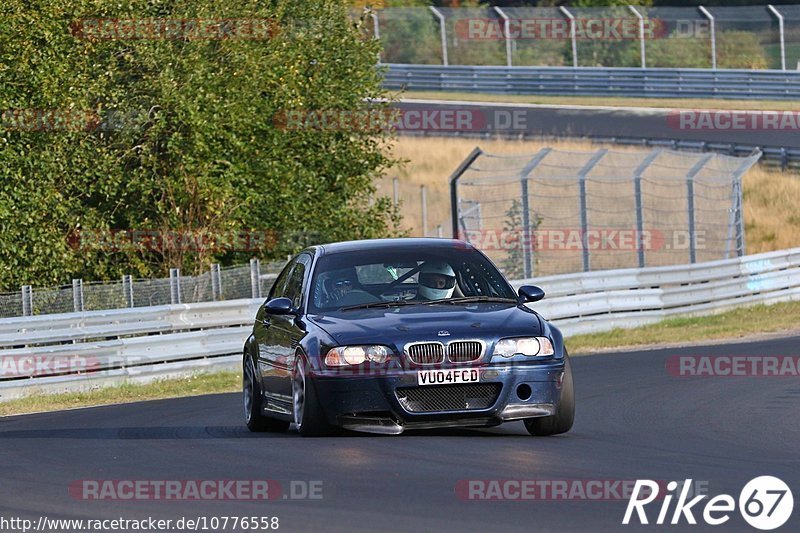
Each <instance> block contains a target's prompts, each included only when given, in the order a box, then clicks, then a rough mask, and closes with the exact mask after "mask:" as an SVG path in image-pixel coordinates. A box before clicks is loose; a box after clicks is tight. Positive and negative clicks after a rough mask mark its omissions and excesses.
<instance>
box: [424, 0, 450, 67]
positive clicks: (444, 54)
mask: <svg viewBox="0 0 800 533" xmlns="http://www.w3.org/2000/svg"><path fill="white" fill-rule="evenodd" d="M428 7H429V8H430V10H431V11H433V14H434V15H436V18H438V19H439V32H440V33H441V36H442V65H444V66H445V67H446V66H447V65H448V64H449V63H448V61H447V25H446V24H445V20H444V15H442V13H441V12H440V11H439V10H438V9H436V8H435V7H433V6H428Z"/></svg>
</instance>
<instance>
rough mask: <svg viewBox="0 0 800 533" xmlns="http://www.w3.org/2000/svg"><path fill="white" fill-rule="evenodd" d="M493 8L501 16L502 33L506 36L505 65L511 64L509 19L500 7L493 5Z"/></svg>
mask: <svg viewBox="0 0 800 533" xmlns="http://www.w3.org/2000/svg"><path fill="white" fill-rule="evenodd" d="M494 10H495V11H497V14H498V15H500V16H501V17H502V18H503V33H504V34H505V36H506V65H507V66H509V67H510V66H511V19H509V18H508V15H506V14H505V13H504V12H503V10H502V9H500V8H499V7H497V6H495V7H494Z"/></svg>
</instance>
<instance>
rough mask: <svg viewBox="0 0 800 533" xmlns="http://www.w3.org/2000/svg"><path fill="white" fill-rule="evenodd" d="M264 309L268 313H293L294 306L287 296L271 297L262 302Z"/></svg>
mask: <svg viewBox="0 0 800 533" xmlns="http://www.w3.org/2000/svg"><path fill="white" fill-rule="evenodd" d="M264 311H265V312H266V313H268V314H270V315H291V314H293V313H294V307H293V306H292V300H290V299H289V298H286V297H281V298H273V299H272V300H268V301H267V302H266V303H265V304H264Z"/></svg>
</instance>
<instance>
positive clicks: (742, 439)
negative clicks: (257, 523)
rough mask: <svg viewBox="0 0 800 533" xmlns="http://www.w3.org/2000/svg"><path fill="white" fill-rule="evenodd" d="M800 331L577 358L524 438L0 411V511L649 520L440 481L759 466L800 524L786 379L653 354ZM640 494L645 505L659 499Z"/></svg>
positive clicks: (516, 521)
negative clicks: (498, 497) (681, 365)
mask: <svg viewBox="0 0 800 533" xmlns="http://www.w3.org/2000/svg"><path fill="white" fill-rule="evenodd" d="M798 346H800V337H795V338H781V339H770V340H761V341H759V342H750V343H744V344H724V345H715V346H710V347H694V348H681V349H660V350H649V351H639V352H629V353H619V354H608V355H592V356H587V357H574V358H573V368H574V377H575V384H576V392H577V409H578V410H577V418H576V422H575V426H574V428H573V430H572V431H571V432H570V433H568V434H566V435H563V436H558V437H549V438H535V437H530V436H528V435H527V433H526V432H525V430H524V427H523V425H522V424H521V423H518V422H517V423H511V424H507V425H504V426H500V427H498V428H494V429H486V430H447V431H445V430H441V431H434V432H416V433H407V434H404V435H401V436H397V437H386V436H373V435H357V434H350V435H349V436H343V437H335V438H325V439H304V438H301V437H300V436H299V435H298V434H297V433H296V431H294V430H293V429H291V430H290V431H289V432H288V433H284V434H251V433H249V432H248V431H247V430H246V429H245V427H244V425H243V422H242V413H241V411H242V409H241V404H240V396H239V395H238V394H220V395H212V396H202V397H194V398H182V399H174V400H160V401H152V402H143V403H137V404H129V405H119V406H108V407H96V408H90V409H81V410H74V411H64V412H56V413H43V414H33V415H24V416H15V417H7V418H0V457H1V458H2V481H0V517H6V518H8V517H30V518H33V519H37V518H38V517H39V516H41V515H45V516H48V517H50V518H55V517H60V518H96V519H101V518H119V517H124V518H137V519H141V518H145V517H147V516H154V517H156V518H165V519H166V518H179V517H181V516H189V517H192V516H195V517H196V516H207V517H211V516H223V515H227V516H277V517H279V519H280V530H281V531H339V530H341V531H357V530H364V531H382V530H391V531H411V530H424V531H432V530H439V531H593V532H595V531H616V530H640V529H647V530H650V531H658V530H662V529H675V528H674V527H668V526H653V525H650V526H647V527H644V526H639V525H637V526H622V525H621V524H620V523H621V520H622V516H623V514H624V511H625V507H626V503H627V502H626V501H625V500H610V501H586V500H571V501H558V502H556V501H535V500H527V501H469V500H463V499H460V498H459V497H457V495H456V492H455V487H456V485H457V483H458V482H459V481H460V480H468V479H478V480H489V479H501V480H502V479H517V480H519V479H537V480H633V479H637V478H649V479H654V480H683V479H686V478H691V479H694V480H702V481H705V482H707V486H708V491H709V493H710V494H711V495H716V494H720V493H726V494H731V495H733V496H734V498H737V499H738V495H739V492H740V491H741V489H742V487H743V486H744V484H745V483H746V482H747V481H748V480H750V479H752V478H754V477H756V476H760V475H774V476H778V477H780V478H782V479H783V480H784V481H785V482H786V483H788V484H789V486H790V487H792V488H793V490H794V497H795V502H796V505H795V511H794V514H793V516H792V517H791V518H790V520H789V522H788V523H787V524H786V525H785V526H784V527H783V528H782V529H781V531H798V526H799V525H800V511H798V507H800V454H798V448H800V422H799V421H798V412H800V380H798V378H797V377H740V378H738V377H737V378H732V377H705V378H686V377H682V378H679V377H673V376H671V375H669V373H668V372H667V371H666V370H665V363H666V361H667V358H668V357H669V356H672V355H749V356H764V355H784V356H785V355H793V356H796V355H797V351H798ZM83 479H94V480H98V479H104V480H105V479H112V480H122V479H133V480H143V479H144V480H186V479H193V480H201V479H211V480H219V479H228V480H231V479H244V480H247V479H272V480H278V481H280V482H281V486H282V490H283V491H285V492H288V484H289V481H290V480H318V481H322V482H323V489H322V494H323V497H322V499H317V500H291V499H278V500H276V501H268V502H263V501H262V502H253V501H211V502H209V501H202V502H199V501H182V502H176V501H82V500H80V499H76V498H75V497H72V496H70V494H69V490H68V487H69V486H70V484H71V483H73V482H74V481H76V480H83ZM673 503H674V501H673ZM701 503H702V502H701ZM655 505H656V506H658V505H660V504H658V503H656V504H655ZM648 510H649V511H650V513H649V516H650V519H651V521H652V520H654V519H655V516H656V515H657V512H658V508H657V507H653V508H651V507H648ZM670 514H671V513H670ZM695 515H696V516H698V519H700V516H701V515H702V509H701V510H700V512H699V513H695ZM700 520H701V519H700ZM683 525H684V527H681V528H680V529H689V530H692V531H705V530H714V531H731V530H734V531H756V530H755V529H752V528H751V527H750V526H749V525H747V524H746V523H745V521H744V520H743V519H742V518H741V516H740V515H739V514H738V512H734V513H732V514H731V519H730V520H729V522H728V523H727V524H725V525H723V526H717V527H710V526H705V525H698V526H686V524H685V522H683ZM229 530H230V529H229Z"/></svg>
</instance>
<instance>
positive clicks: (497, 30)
mask: <svg viewBox="0 0 800 533" xmlns="http://www.w3.org/2000/svg"><path fill="white" fill-rule="evenodd" d="M372 18H373V24H372V28H371V33H372V34H373V35H375V36H377V37H378V38H379V39H380V41H381V43H382V44H383V52H382V53H381V61H382V62H384V63H399V64H433V65H438V64H444V65H507V66H580V67H645V66H647V67H651V68H652V67H665V68H667V67H668V68H742V69H781V68H783V69H787V68H788V69H792V70H793V69H795V68H800V5H786V6H784V5H776V6H767V5H757V6H714V7H708V8H705V7H702V6H701V7H668V6H667V7H664V6H659V7H641V6H634V7H631V6H613V7H587V8H580V7H498V6H486V7H479V8H478V7H458V8H449V7H448V8H445V7H440V8H435V7H419V8H394V7H390V8H385V9H379V10H377V11H375V12H374V16H373V17H372Z"/></svg>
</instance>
